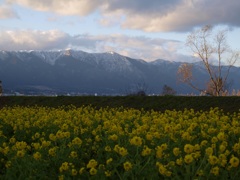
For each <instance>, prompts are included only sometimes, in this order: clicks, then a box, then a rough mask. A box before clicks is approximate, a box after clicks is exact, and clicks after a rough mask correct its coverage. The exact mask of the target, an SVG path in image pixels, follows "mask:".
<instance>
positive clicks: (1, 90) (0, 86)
mask: <svg viewBox="0 0 240 180" xmlns="http://www.w3.org/2000/svg"><path fill="white" fill-rule="evenodd" d="M2 93H3V89H2V81H0V96H2Z"/></svg>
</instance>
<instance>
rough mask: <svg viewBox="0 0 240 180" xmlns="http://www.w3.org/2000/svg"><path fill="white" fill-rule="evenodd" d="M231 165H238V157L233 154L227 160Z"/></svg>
mask: <svg viewBox="0 0 240 180" xmlns="http://www.w3.org/2000/svg"><path fill="white" fill-rule="evenodd" d="M229 163H230V165H231V167H238V165H239V159H238V158H237V157H235V156H232V158H231V159H230V161H229Z"/></svg>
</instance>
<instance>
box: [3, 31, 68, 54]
mask: <svg viewBox="0 0 240 180" xmlns="http://www.w3.org/2000/svg"><path fill="white" fill-rule="evenodd" d="M69 37H70V36H69V35H68V34H66V33H63V32H60V31H57V30H51V31H31V30H17V31H1V32H0V39H1V41H0V49H1V50H8V51H11V50H41V49H42V50H47V49H54V48H64V47H65V46H66V45H67V44H68V43H69Z"/></svg>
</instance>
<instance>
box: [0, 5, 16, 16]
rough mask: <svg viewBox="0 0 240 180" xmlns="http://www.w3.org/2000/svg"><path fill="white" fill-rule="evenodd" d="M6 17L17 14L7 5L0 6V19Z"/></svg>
mask: <svg viewBox="0 0 240 180" xmlns="http://www.w3.org/2000/svg"><path fill="white" fill-rule="evenodd" d="M8 18H18V15H17V13H16V12H14V11H13V9H11V8H10V7H8V6H4V5H3V6H0V19H8Z"/></svg>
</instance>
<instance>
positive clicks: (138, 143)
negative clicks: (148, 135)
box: [130, 136, 142, 146]
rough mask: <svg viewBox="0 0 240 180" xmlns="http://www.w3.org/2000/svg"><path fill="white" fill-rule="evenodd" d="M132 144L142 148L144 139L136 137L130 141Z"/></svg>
mask: <svg viewBox="0 0 240 180" xmlns="http://www.w3.org/2000/svg"><path fill="white" fill-rule="evenodd" d="M130 143H131V144H132V145H135V146H141V145H142V138H141V137H138V136H134V137H133V138H132V139H130Z"/></svg>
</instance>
